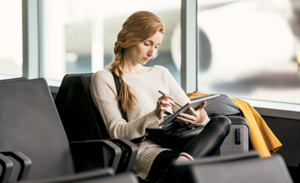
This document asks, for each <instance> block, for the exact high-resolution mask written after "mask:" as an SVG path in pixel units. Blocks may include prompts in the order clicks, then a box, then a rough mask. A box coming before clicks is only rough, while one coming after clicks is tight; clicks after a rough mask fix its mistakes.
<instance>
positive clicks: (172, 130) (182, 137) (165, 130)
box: [112, 72, 204, 151]
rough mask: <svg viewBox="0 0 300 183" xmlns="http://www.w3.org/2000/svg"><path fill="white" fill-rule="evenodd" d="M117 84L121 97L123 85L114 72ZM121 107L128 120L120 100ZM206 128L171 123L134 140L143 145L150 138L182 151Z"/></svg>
mask: <svg viewBox="0 0 300 183" xmlns="http://www.w3.org/2000/svg"><path fill="white" fill-rule="evenodd" d="M112 74H113V76H114V80H115V84H116V89H117V93H118V96H119V95H120V89H121V83H120V80H119V78H118V77H117V76H116V75H115V73H114V72H112ZM119 107H120V110H121V113H122V116H123V118H124V119H125V120H126V121H128V120H127V114H126V112H125V111H124V110H123V109H122V107H121V100H119ZM203 128H204V126H193V125H183V124H181V123H178V122H174V123H169V124H167V125H164V126H163V127H162V128H160V129H150V128H147V129H146V134H145V135H144V138H142V139H141V138H139V139H135V140H133V141H134V142H136V141H140V142H141V143H142V142H143V141H144V140H145V138H149V139H151V140H153V141H155V142H157V143H159V144H161V145H162V146H163V147H165V148H170V149H173V150H177V151H180V150H182V149H183V147H184V146H185V145H186V144H187V143H188V142H189V141H190V140H191V139H192V138H193V137H195V136H196V135H198V134H199V133H200V132H201V131H202V130H203Z"/></svg>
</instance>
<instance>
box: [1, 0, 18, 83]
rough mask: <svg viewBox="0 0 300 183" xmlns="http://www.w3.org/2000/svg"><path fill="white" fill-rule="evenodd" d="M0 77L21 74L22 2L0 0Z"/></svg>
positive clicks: (11, 76)
mask: <svg viewBox="0 0 300 183" xmlns="http://www.w3.org/2000/svg"><path fill="white" fill-rule="evenodd" d="M0 22H1V23H0V30H1V31H0V32H1V33H0V79H4V78H13V77H20V76H22V63H23V58H22V2H21V1H20V0H9V1H0Z"/></svg>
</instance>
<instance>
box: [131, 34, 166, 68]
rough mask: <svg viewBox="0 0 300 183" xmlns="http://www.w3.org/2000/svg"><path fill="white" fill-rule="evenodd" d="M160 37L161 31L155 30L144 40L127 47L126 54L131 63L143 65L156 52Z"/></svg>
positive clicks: (161, 36)
mask: <svg viewBox="0 0 300 183" xmlns="http://www.w3.org/2000/svg"><path fill="white" fill-rule="evenodd" d="M162 38H163V35H162V33H161V32H156V33H155V34H154V35H153V36H152V37H150V38H148V39H146V40H145V41H143V42H141V43H139V44H137V45H134V46H131V47H130V48H129V49H128V53H129V54H128V55H129V58H130V60H131V61H132V62H133V64H134V65H135V64H141V65H145V64H146V63H147V62H148V61H149V60H150V58H151V57H153V56H154V55H155V54H156V52H157V49H158V47H159V45H160V44H161V41H162Z"/></svg>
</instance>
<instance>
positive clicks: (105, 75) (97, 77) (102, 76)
mask: <svg viewBox="0 0 300 183" xmlns="http://www.w3.org/2000/svg"><path fill="white" fill-rule="evenodd" d="M112 79H113V76H112V73H111V72H110V71H108V70H99V71H97V72H95V73H94V74H93V76H92V81H91V82H92V83H94V82H97V81H98V82H99V81H111V80H112Z"/></svg>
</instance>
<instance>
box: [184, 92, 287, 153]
mask: <svg viewBox="0 0 300 183" xmlns="http://www.w3.org/2000/svg"><path fill="white" fill-rule="evenodd" d="M186 95H187V96H188V97H189V98H191V97H197V96H202V95H207V94H203V93H200V92H197V91H196V92H193V93H187V94H186ZM231 99H232V100H233V102H234V103H235V105H236V106H237V107H238V108H239V109H240V110H241V111H242V113H243V115H244V117H245V119H246V120H247V121H248V123H249V137H250V140H251V143H252V146H253V148H254V149H255V150H257V151H258V152H259V153H260V157H269V156H271V154H273V153H275V152H276V151H277V150H278V149H279V148H280V147H281V146H282V144H281V143H280V141H279V140H278V139H277V137H276V136H275V135H274V134H273V132H272V131H271V129H270V128H269V127H268V125H267V124H266V122H265V121H264V120H263V118H262V117H261V116H260V115H259V114H258V112H257V111H256V110H255V109H254V108H253V107H252V106H251V105H250V104H249V103H248V102H245V101H243V100H240V99H237V98H231Z"/></svg>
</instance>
